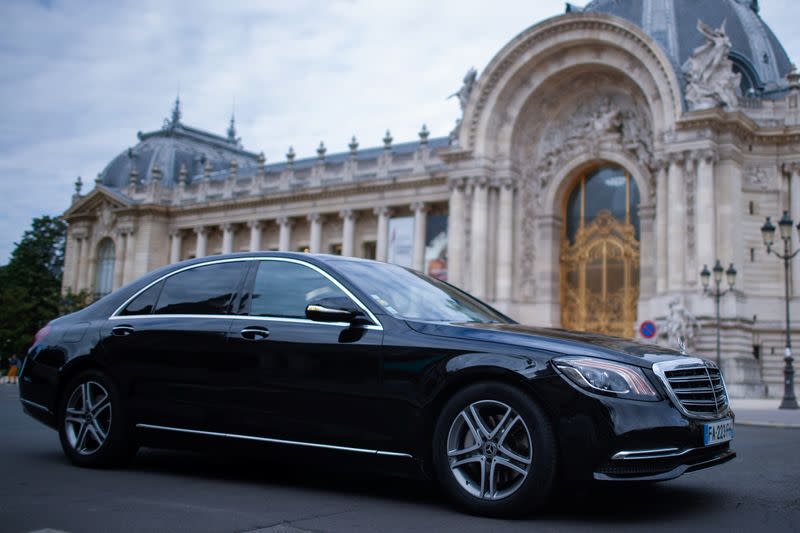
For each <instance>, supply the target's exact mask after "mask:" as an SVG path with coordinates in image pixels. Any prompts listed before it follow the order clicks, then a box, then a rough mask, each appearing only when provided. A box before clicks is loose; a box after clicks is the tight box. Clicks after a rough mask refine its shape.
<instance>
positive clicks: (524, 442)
mask: <svg viewBox="0 0 800 533" xmlns="http://www.w3.org/2000/svg"><path fill="white" fill-rule="evenodd" d="M433 459H434V467H435V469H436V474H437V477H438V479H439V482H440V484H441V485H442V487H443V489H444V491H445V493H446V494H447V495H448V496H449V497H450V498H451V500H453V501H454V502H455V503H456V504H457V505H459V506H460V507H462V508H464V509H466V510H468V511H470V512H472V513H475V514H481V515H487V516H513V515H519V514H524V513H527V512H531V511H533V510H535V509H536V508H537V507H538V506H540V505H542V504H543V503H544V502H545V501H546V499H547V496H548V495H549V493H550V491H551V488H552V486H553V479H554V477H555V471H556V446H555V438H554V435H553V430H552V428H551V427H550V423H549V421H548V420H547V418H546V417H545V415H544V413H543V412H542V410H541V409H540V408H539V407H538V406H537V405H536V404H535V403H534V402H533V400H531V399H530V398H529V397H528V396H526V395H525V394H524V393H522V392H521V391H520V390H519V389H517V388H515V387H512V386H510V385H506V384H504V383H482V384H476V385H471V386H470V387H467V388H465V389H463V390H462V391H460V392H458V393H457V394H456V395H455V396H453V398H451V399H450V401H449V402H448V403H447V404H446V405H445V407H444V409H443V410H442V413H441V416H440V417H439V420H438V423H437V425H436V430H435V433H434V442H433Z"/></svg>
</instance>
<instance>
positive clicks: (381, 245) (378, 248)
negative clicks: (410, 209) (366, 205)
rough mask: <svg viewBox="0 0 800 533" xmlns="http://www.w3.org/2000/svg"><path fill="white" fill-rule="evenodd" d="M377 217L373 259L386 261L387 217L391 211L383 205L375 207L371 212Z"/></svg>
mask: <svg viewBox="0 0 800 533" xmlns="http://www.w3.org/2000/svg"><path fill="white" fill-rule="evenodd" d="M373 212H374V213H375V214H376V215H377V216H378V235H377V242H376V243H375V259H377V260H378V261H386V259H388V253H389V217H391V216H392V210H391V209H389V208H388V207H386V206H385V205H383V206H381V207H376V208H375V209H374V211H373Z"/></svg>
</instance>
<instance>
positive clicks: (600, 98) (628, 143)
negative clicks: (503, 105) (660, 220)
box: [529, 94, 653, 205]
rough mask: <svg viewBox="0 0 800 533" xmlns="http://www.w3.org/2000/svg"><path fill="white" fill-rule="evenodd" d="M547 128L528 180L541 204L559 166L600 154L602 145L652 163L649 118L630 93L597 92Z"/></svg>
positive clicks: (645, 165)
mask: <svg viewBox="0 0 800 533" xmlns="http://www.w3.org/2000/svg"><path fill="white" fill-rule="evenodd" d="M546 131H547V134H546V135H545V137H544V138H543V139H542V141H541V143H540V146H539V150H538V153H539V156H538V159H537V161H536V162H535V164H534V166H533V169H532V172H531V174H532V175H531V176H530V177H531V179H530V180H529V182H530V185H532V186H533V187H534V189H535V191H536V194H535V196H536V198H537V202H538V203H539V205H541V195H540V194H539V193H540V191H542V190H543V189H545V188H546V187H547V185H548V184H549V182H550V179H551V178H552V176H553V175H554V174H555V173H556V172H557V171H558V169H560V168H562V167H563V165H564V164H565V163H567V162H568V161H569V160H571V159H574V158H575V157H577V156H578V155H581V154H584V153H587V152H588V153H597V151H598V149H599V147H600V146H601V145H603V144H604V145H606V147H608V148H610V149H614V150H617V151H621V152H627V153H629V154H630V155H631V156H633V157H634V158H635V159H636V160H637V161H638V162H639V163H640V164H641V165H642V166H644V167H648V168H649V167H651V166H652V162H653V148H652V146H653V141H652V137H653V134H652V128H651V126H650V120H649V117H648V116H647V115H646V114H645V113H644V112H642V110H641V109H640V108H639V106H637V105H636V103H635V102H634V101H633V99H632V98H631V97H630V96H628V95H622V94H598V95H596V96H594V97H592V98H590V99H589V100H587V101H585V102H583V103H581V104H579V105H578V106H577V107H576V108H575V109H574V110H573V112H572V113H571V114H570V115H569V117H567V118H566V119H564V120H557V121H555V123H552V124H550V125H548V127H547V129H546Z"/></svg>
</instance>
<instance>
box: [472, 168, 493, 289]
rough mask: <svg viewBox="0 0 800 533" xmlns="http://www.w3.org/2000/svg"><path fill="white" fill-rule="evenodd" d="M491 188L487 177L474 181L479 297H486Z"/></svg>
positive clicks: (474, 286)
mask: <svg viewBox="0 0 800 533" xmlns="http://www.w3.org/2000/svg"><path fill="white" fill-rule="evenodd" d="M488 211H489V188H488V183H487V180H486V178H479V179H476V180H474V181H473V195H472V227H471V230H472V231H471V233H472V242H471V243H470V244H471V246H472V248H471V251H472V254H471V257H470V268H471V269H472V286H471V287H470V289H471V291H472V294H474V295H475V296H477V297H478V298H485V297H486V251H487V239H488V236H489V219H488Z"/></svg>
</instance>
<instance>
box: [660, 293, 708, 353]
mask: <svg viewBox="0 0 800 533" xmlns="http://www.w3.org/2000/svg"><path fill="white" fill-rule="evenodd" d="M698 329H699V324H698V322H697V318H695V316H694V315H693V314H692V313H691V312H689V310H688V309H686V307H685V306H684V305H683V304H682V303H681V301H680V300H679V299H677V298H675V299H673V300H672V301H670V303H669V315H668V316H667V320H666V324H665V326H664V328H663V330H664V334H663V335H664V336H666V338H667V339H666V340H667V343H668V344H669V346H670V347H672V348H677V349H678V350H680V351H682V352H683V353H686V352H687V351H693V350H694V338H695V336H696V335H697V331H698Z"/></svg>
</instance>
